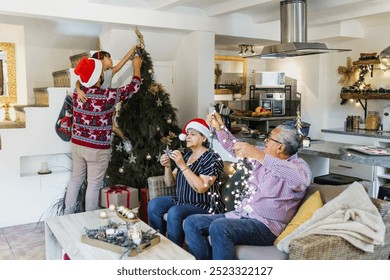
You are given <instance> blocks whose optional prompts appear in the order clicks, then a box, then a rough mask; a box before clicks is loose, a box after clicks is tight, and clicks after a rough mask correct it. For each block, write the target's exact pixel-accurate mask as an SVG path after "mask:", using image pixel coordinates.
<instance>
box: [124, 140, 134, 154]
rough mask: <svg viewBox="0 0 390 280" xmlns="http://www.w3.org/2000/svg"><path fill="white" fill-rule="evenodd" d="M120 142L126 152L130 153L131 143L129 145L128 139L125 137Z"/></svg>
mask: <svg viewBox="0 0 390 280" xmlns="http://www.w3.org/2000/svg"><path fill="white" fill-rule="evenodd" d="M122 143H123V146H124V149H125V151H126V153H128V154H130V152H131V150H132V149H133V145H131V142H130V140H129V139H127V138H126V139H125V140H123V141H122Z"/></svg>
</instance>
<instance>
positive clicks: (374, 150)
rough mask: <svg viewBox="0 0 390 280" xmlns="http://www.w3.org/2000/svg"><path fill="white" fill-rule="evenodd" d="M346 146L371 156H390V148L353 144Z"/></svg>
mask: <svg viewBox="0 0 390 280" xmlns="http://www.w3.org/2000/svg"><path fill="white" fill-rule="evenodd" d="M346 148H347V149H349V150H353V151H356V152H360V153H363V154H366V155H369V156H390V149H387V148H383V147H375V146H365V145H363V146H360V145H352V146H347V147H346Z"/></svg>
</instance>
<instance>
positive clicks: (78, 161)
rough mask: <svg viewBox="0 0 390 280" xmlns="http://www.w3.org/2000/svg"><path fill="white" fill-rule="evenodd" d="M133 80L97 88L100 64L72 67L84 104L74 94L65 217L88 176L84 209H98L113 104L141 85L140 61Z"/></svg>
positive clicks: (85, 60)
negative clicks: (70, 174)
mask: <svg viewBox="0 0 390 280" xmlns="http://www.w3.org/2000/svg"><path fill="white" fill-rule="evenodd" d="M132 64H133V68H134V73H133V79H132V81H131V82H130V84H127V85H125V86H122V87H119V88H107V89H100V85H101V84H102V83H103V81H104V75H103V66H102V62H101V61H100V60H98V59H93V58H83V59H82V60H80V62H79V63H78V64H77V66H76V68H75V71H74V72H75V74H76V75H78V76H79V81H80V83H81V85H82V90H83V91H84V92H85V93H86V95H87V100H86V102H81V101H78V100H77V92H76V91H75V92H74V93H73V127H72V163H73V167H72V178H71V181H70V182H69V184H68V187H67V190H66V196H65V214H71V213H73V212H74V210H75V207H76V203H77V197H78V193H79V190H80V188H81V185H82V183H83V182H84V180H85V177H86V176H87V191H86V195H85V210H86V211H91V210H96V209H98V202H99V191H100V188H101V185H102V182H103V179H104V176H105V174H106V170H107V167H108V162H109V157H110V145H111V133H112V122H113V114H114V112H115V105H116V104H117V103H118V102H121V101H123V100H125V99H127V98H131V97H132V96H133V95H134V94H135V93H136V92H138V90H139V89H140V86H141V70H140V68H141V64H142V60H141V59H140V58H139V57H138V56H136V57H134V59H133V61H132Z"/></svg>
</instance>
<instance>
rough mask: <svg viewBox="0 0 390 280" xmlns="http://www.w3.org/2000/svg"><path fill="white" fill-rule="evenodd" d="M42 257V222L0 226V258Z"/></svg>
mask: <svg viewBox="0 0 390 280" xmlns="http://www.w3.org/2000/svg"><path fill="white" fill-rule="evenodd" d="M44 259H45V223H44V222H39V223H32V224H25V225H17V226H12V227H5V228H0V260H44Z"/></svg>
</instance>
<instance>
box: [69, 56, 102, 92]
mask: <svg viewBox="0 0 390 280" xmlns="http://www.w3.org/2000/svg"><path fill="white" fill-rule="evenodd" d="M102 69H103V64H102V62H101V61H100V60H98V59H94V58H87V57H83V58H82V59H81V60H80V62H79V63H78V64H77V66H76V68H75V69H74V73H75V74H76V75H77V76H79V81H80V83H81V84H82V85H83V86H85V87H92V86H94V85H95V84H96V83H97V82H98V81H99V78H100V75H101V74H102Z"/></svg>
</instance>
